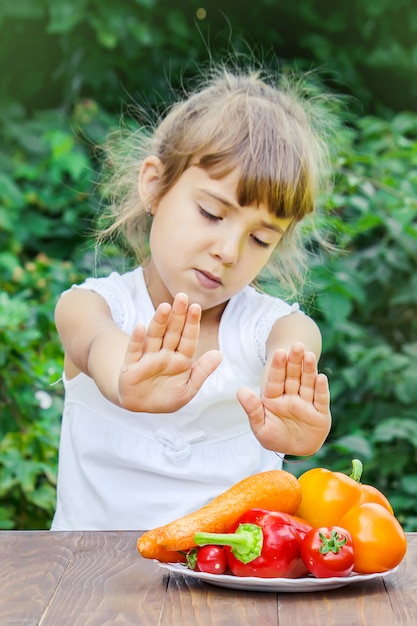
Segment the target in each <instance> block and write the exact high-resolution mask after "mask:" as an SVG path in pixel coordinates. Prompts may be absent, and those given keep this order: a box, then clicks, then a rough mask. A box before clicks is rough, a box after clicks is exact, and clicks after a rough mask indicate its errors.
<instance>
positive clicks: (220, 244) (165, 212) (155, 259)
mask: <svg viewBox="0 0 417 626" xmlns="http://www.w3.org/2000/svg"><path fill="white" fill-rule="evenodd" d="M237 179H238V176H237V172H236V171H233V172H232V173H231V174H229V175H227V176H226V177H224V178H222V179H218V180H216V179H214V178H211V177H210V174H209V172H207V171H205V170H204V169H202V168H200V167H197V166H192V167H190V168H189V169H187V170H186V171H185V172H184V173H183V174H182V176H181V177H180V178H179V179H178V181H177V182H176V183H175V185H174V186H173V187H172V188H171V189H170V190H169V191H168V192H167V193H166V194H165V196H164V197H163V198H162V199H161V201H160V202H159V203H158V205H157V206H156V207H155V206H154V218H153V223H152V229H151V236H150V245H151V262H150V265H149V268H148V272H149V277H150V285H149V291H150V295H151V298H152V300H153V302H154V304H155V305H157V304H158V303H159V302H161V301H167V300H168V301H170V300H171V299H172V297H173V296H174V295H175V294H176V293H178V292H185V293H187V294H188V296H189V299H190V302H197V303H199V304H200V305H201V307H202V309H203V311H204V310H208V309H212V308H215V307H219V306H224V304H225V303H226V302H227V301H228V300H229V299H230V298H231V297H232V296H233V295H235V294H236V293H238V292H239V291H240V290H241V289H242V288H244V287H245V286H247V285H248V284H250V283H251V282H252V281H253V280H254V279H255V278H256V276H257V275H258V274H259V272H260V271H261V269H262V268H263V267H264V265H265V264H266V263H267V261H268V259H269V258H270V256H271V254H272V252H273V251H274V248H275V247H276V245H277V244H278V242H279V240H280V239H281V237H282V235H283V234H284V232H285V230H286V229H287V228H288V226H289V225H290V223H291V220H290V219H279V218H277V217H275V216H274V215H272V214H271V213H269V211H268V209H267V207H266V206H264V205H260V206H259V207H258V206H247V207H241V206H240V205H239V204H238V203H237V200H236V184H237Z"/></svg>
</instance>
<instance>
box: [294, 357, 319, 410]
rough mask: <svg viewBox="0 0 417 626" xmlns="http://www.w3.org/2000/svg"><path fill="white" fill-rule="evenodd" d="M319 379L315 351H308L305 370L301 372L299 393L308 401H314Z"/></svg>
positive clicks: (304, 365)
mask: <svg viewBox="0 0 417 626" xmlns="http://www.w3.org/2000/svg"><path fill="white" fill-rule="evenodd" d="M316 379H317V359H316V355H315V354H314V353H313V352H306V353H305V354H304V359H303V371H302V373H301V381H300V388H299V391H298V393H299V395H300V397H301V398H303V400H305V401H306V402H309V403H311V402H313V399H314V393H315V384H316Z"/></svg>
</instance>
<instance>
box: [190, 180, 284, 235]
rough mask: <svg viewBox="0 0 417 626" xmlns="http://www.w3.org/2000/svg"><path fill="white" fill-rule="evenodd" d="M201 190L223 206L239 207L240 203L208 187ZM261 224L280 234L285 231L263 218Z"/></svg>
mask: <svg viewBox="0 0 417 626" xmlns="http://www.w3.org/2000/svg"><path fill="white" fill-rule="evenodd" d="M201 191H202V192H203V193H205V194H206V195H207V196H210V197H211V198H213V200H216V201H217V202H220V204H223V206H225V207H229V208H236V207H240V204H237V203H236V202H230V200H228V199H227V198H224V197H223V196H219V195H218V194H216V193H213V192H212V191H209V190H208V189H201ZM261 226H263V227H264V228H267V229H268V230H273V231H274V232H276V233H279V234H280V235H283V234H284V233H285V230H284V229H283V228H281V226H277V225H275V224H271V223H270V222H265V220H262V221H261Z"/></svg>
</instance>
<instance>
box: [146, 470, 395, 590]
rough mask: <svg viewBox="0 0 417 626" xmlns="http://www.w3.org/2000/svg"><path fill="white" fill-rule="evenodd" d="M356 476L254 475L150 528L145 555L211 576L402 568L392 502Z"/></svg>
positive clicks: (288, 575)
mask: <svg viewBox="0 0 417 626" xmlns="http://www.w3.org/2000/svg"><path fill="white" fill-rule="evenodd" d="M352 465H353V471H352V474H351V475H350V476H347V475H345V474H342V473H340V472H331V471H330V470H327V469H324V468H316V469H312V470H309V471H307V472H305V473H304V474H303V475H302V476H300V478H299V479H298V480H297V479H296V478H295V477H294V476H293V475H292V474H290V473H288V472H285V471H284V470H274V471H270V472H261V473H259V474H255V475H253V476H250V477H248V478H246V479H244V480H242V481H240V482H239V483H237V484H236V485H234V486H233V487H231V488H230V489H229V490H227V491H225V492H224V493H223V494H221V495H219V496H218V497H217V498H214V500H212V501H211V502H210V503H209V504H208V505H206V506H205V507H202V508H201V509H198V510H197V511H195V512H193V513H191V514H189V515H186V516H184V517H182V518H180V519H178V520H175V521H173V522H171V523H170V524H167V525H165V526H161V527H158V528H155V529H153V530H150V531H147V532H146V533H144V534H143V535H142V537H140V538H139V539H138V543H137V548H138V551H139V553H140V554H141V555H142V556H144V557H145V558H151V559H157V560H159V561H164V562H169V561H170V562H183V563H184V565H185V566H187V567H189V568H191V569H195V570H197V571H200V572H208V573H210V574H224V573H227V574H231V575H234V576H257V577H261V578H300V577H302V576H307V575H312V576H315V577H317V578H327V577H330V576H332V577H333V576H335V577H344V576H349V575H350V574H351V573H352V572H356V573H358V574H369V573H379V572H381V573H382V572H385V571H388V570H390V569H392V568H394V567H396V566H397V565H398V564H399V563H400V562H401V561H402V559H403V558H404V556H405V553H406V550H407V542H406V537H405V533H404V531H403V528H402V526H401V524H400V523H399V521H398V520H397V519H396V517H395V515H394V513H393V509H392V507H391V504H390V503H389V501H388V500H387V498H386V497H385V496H384V495H383V494H382V493H381V492H380V491H378V490H377V489H375V487H373V486H371V485H364V484H362V483H361V482H360V479H361V475H362V463H361V462H360V461H358V460H354V461H353V462H352Z"/></svg>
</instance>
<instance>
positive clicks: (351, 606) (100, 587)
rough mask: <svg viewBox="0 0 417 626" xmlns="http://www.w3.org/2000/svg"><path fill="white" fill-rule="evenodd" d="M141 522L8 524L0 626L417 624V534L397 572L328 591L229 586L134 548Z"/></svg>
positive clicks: (2, 543) (0, 534) (1, 560)
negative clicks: (13, 527) (117, 527)
mask: <svg viewBox="0 0 417 626" xmlns="http://www.w3.org/2000/svg"><path fill="white" fill-rule="evenodd" d="M139 535H140V532H138V531H129V532H126V531H106V532H96V531H88V532H44V531H33V532H32V531H0V584H1V587H0V589H1V591H0V625H1V626H35V625H39V626H61V625H65V626H106V625H110V624H111V625H118V624H120V625H131V624H132V625H136V624H137V625H143V626H177V625H178V626H223V625H224V626H235V625H239V626H249V625H250V626H310V625H311V626H362V625H364V626H367V625H368V624H369V626H371V625H372V626H374V625H378V626H397V625H400V624H401V625H407V626H414V625H417V533H410V534H408V535H407V539H408V551H407V555H406V558H405V559H404V561H403V562H402V563H401V565H400V567H399V569H398V571H397V572H396V573H395V574H393V575H392V576H390V577H388V578H386V579H382V578H377V579H374V580H371V581H367V582H363V583H357V584H353V585H349V586H346V587H342V588H340V589H334V590H328V591H326V592H309V593H271V592H254V591H238V590H232V589H224V588H220V587H215V586H213V585H210V584H207V583H204V582H202V581H200V580H198V579H195V578H190V577H185V576H182V575H181V574H177V573H175V574H172V573H169V572H167V571H166V570H163V569H161V568H160V567H158V565H157V564H156V563H154V562H153V561H150V560H146V559H143V558H142V557H141V556H140V555H139V554H138V553H137V551H136V541H137V538H138V537H139Z"/></svg>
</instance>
